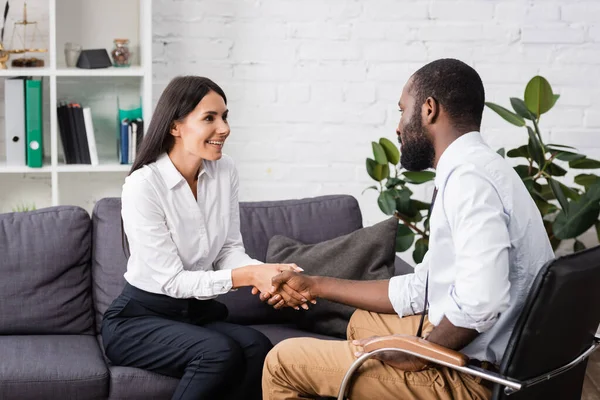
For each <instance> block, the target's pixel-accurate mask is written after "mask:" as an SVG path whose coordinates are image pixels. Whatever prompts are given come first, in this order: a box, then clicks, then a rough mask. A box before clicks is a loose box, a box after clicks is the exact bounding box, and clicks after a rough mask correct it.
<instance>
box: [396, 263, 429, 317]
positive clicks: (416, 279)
mask: <svg viewBox="0 0 600 400" xmlns="http://www.w3.org/2000/svg"><path fill="white" fill-rule="evenodd" d="M428 268H429V257H428V255H427V254H425V258H424V259H423V261H422V262H421V263H420V264H418V265H417V266H416V267H415V272H413V273H412V274H406V275H400V276H394V277H393V278H392V279H390V284H389V287H388V297H389V298H390V302H391V303H392V307H394V311H396V313H397V314H398V315H399V316H400V317H404V316H407V315H413V314H416V313H419V312H421V311H423V305H424V304H425V282H426V280H427V271H428Z"/></svg>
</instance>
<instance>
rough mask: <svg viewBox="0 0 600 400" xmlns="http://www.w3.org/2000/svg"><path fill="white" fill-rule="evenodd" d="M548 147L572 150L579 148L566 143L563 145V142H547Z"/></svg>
mask: <svg viewBox="0 0 600 400" xmlns="http://www.w3.org/2000/svg"><path fill="white" fill-rule="evenodd" d="M546 148H547V149H571V150H577V149H576V148H575V147H571V146H565V145H562V144H547V145H546Z"/></svg>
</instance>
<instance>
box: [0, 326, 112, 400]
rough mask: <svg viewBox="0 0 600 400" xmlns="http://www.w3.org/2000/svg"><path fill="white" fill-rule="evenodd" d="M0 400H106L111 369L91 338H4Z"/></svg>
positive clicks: (0, 351) (0, 355)
mask: <svg viewBox="0 0 600 400" xmlns="http://www.w3.org/2000/svg"><path fill="white" fill-rule="evenodd" d="M0 360H2V361H1V362H0V399H19V400H27V399H32V400H38V399H49V400H52V399H57V400H59V399H60V400H62V399H102V398H106V396H107V395H108V369H107V368H106V364H105V363H104V359H103V357H102V353H101V351H100V347H99V346H98V343H97V342H96V338H95V337H94V336H91V335H27V336H0Z"/></svg>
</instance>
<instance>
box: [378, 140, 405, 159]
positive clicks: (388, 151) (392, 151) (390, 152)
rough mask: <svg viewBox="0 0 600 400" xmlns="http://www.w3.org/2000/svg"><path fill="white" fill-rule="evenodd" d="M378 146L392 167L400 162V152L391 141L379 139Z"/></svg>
mask: <svg viewBox="0 0 600 400" xmlns="http://www.w3.org/2000/svg"><path fill="white" fill-rule="evenodd" d="M379 144H380V145H381V147H383V151H385V156H386V158H387V160H388V161H389V162H391V163H392V164H394V165H398V162H399V161H400V151H399V150H398V147H397V146H396V145H395V144H394V143H392V141H391V140H389V139H386V138H381V139H379Z"/></svg>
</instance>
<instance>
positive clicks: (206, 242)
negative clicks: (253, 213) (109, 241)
mask: <svg viewBox="0 0 600 400" xmlns="http://www.w3.org/2000/svg"><path fill="white" fill-rule="evenodd" d="M202 164H203V165H202V168H201V171H200V174H199V175H198V190H197V198H198V199H197V200H196V199H195V198H194V195H193V194H192V190H191V189H190V187H189V185H188V184H187V182H186V180H185V179H184V177H183V176H182V175H181V174H180V173H179V171H178V170H177V169H176V168H175V166H174V165H173V163H172V162H171V159H170V158H169V156H168V155H167V154H166V153H165V154H163V155H162V156H160V157H159V158H158V160H157V161H156V162H154V163H151V164H148V165H146V166H144V167H143V168H140V169H139V170H137V171H135V172H133V173H132V174H131V175H129V176H128V177H127V178H126V179H125V184H124V185H123V193H122V196H121V201H122V208H121V215H122V217H123V225H124V229H125V233H126V235H127V240H128V241H129V247H130V251H131V256H130V257H129V260H128V262H127V272H126V273H125V279H126V280H127V282H129V283H130V284H131V285H133V286H135V287H137V288H139V289H142V290H145V291H147V292H152V293H160V294H166V295H168V296H171V297H175V298H197V299H211V298H214V297H216V296H218V295H220V294H223V293H227V292H228V291H230V290H231V288H232V281H231V270H232V269H234V268H239V267H242V266H246V265H256V264H261V262H260V261H257V260H254V259H252V258H251V257H249V256H248V255H247V254H246V252H245V249H244V244H243V242H242V235H241V233H240V215H239V202H238V173H237V170H236V168H235V164H234V162H233V160H232V159H231V158H230V157H229V156H227V155H225V154H223V157H222V158H221V159H220V160H217V161H206V160H204V161H203V163H202Z"/></svg>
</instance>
